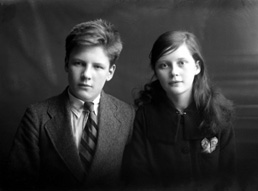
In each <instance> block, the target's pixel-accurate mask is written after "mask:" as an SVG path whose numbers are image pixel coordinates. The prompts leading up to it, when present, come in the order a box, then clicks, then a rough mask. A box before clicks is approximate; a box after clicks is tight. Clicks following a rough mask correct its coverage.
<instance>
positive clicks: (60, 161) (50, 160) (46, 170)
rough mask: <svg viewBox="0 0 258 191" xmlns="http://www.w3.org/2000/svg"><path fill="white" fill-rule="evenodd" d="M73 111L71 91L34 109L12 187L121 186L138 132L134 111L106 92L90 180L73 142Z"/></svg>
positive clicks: (23, 131)
mask: <svg viewBox="0 0 258 191" xmlns="http://www.w3.org/2000/svg"><path fill="white" fill-rule="evenodd" d="M69 111H70V103H69V98H68V93H67V89H66V90H65V91H64V92H63V93H62V94H60V95H58V96H56V97H52V98H50V99H47V100H46V101H43V102H40V103H37V104H34V105H31V106H30V107H28V109H27V110H26V112H25V114H24V117H23V118H22V120H21V123H20V126H19V128H18V130H17V133H16V136H15V140H14V143H13V145H12V148H11V152H10V157H9V161H8V167H7V169H8V171H7V173H8V179H9V181H10V182H11V184H12V185H14V184H15V185H17V186H18V185H19V186H24V187H36V188H49V187H50V188H55V187H57V188H84V187H91V186H114V185H117V184H118V183H119V178H120V171H121V163H122V156H123V151H124V148H125V146H126V144H127V143H128V142H129V140H130V136H131V133H132V124H133V119H134V108H133V107H132V106H130V105H128V104H126V103H124V102H122V101H120V100H118V99H116V98H114V97H113V96H111V95H108V94H106V93H104V92H102V93H101V99H100V106H99V114H98V121H99V124H98V126H99V136H98V142H97V148H96V153H95V155H94V158H93V162H92V164H91V168H90V172H89V173H88V174H87V175H86V176H85V175H84V170H83V166H82V164H81V161H80V158H79V154H78V149H77V148H76V145H75V142H74V139H73V135H72V129H71V123H70V120H71V119H70V113H69Z"/></svg>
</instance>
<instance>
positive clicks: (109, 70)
mask: <svg viewBox="0 0 258 191" xmlns="http://www.w3.org/2000/svg"><path fill="white" fill-rule="evenodd" d="M67 62H68V63H67V64H66V67H65V70H66V72H67V73H68V82H69V88H70V92H71V93H72V94H73V95H74V96H75V97H77V98H79V99H81V100H83V101H87V102H89V101H93V100H94V99H95V98H96V97H97V96H98V95H99V94H100V92H101V91H102V88H103V87H104V85H105V82H106V81H109V80H111V79H112V77H113V75H114V72H115V69H116V66H115V65H112V66H110V61H109V58H108V56H107V55H106V53H105V51H104V50H103V48H102V47H101V46H96V47H84V46H81V47H76V48H75V49H73V50H72V52H71V54H70V56H69V59H68V61H67Z"/></svg>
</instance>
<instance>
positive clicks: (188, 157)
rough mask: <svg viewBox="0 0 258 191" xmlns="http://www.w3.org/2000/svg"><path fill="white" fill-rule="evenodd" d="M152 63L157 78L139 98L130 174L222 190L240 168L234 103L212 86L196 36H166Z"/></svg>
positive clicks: (143, 181) (145, 182)
mask: <svg viewBox="0 0 258 191" xmlns="http://www.w3.org/2000/svg"><path fill="white" fill-rule="evenodd" d="M150 63H151V68H152V70H153V71H154V77H155V80H153V81H151V82H150V83H149V84H146V85H145V87H144V90H142V91H140V93H139V98H138V99H136V100H135V104H136V106H138V110H137V113H136V117H135V123H134V133H133V137H132V141H131V145H130V147H129V148H128V149H127V150H126V154H128V155H127V157H126V158H127V159H126V163H125V164H126V166H127V167H128V168H127V170H128V171H127V172H128V174H127V177H128V178H129V180H130V182H131V183H133V184H138V185H139V184H140V185H142V186H158V187H159V188H160V187H171V186H182V185H186V184H190V185H193V183H194V185H195V186H196V185H197V186H198V187H199V186H201V184H202V185H203V184H205V185H209V186H210V185H211V184H210V183H212V184H213V182H214V181H215V182H219V184H216V185H217V186H220V188H219V189H220V190H221V189H222V187H224V186H225V185H224V183H228V180H229V178H230V177H231V175H232V174H233V172H234V166H235V146H234V131H233V129H232V122H231V121H232V113H233V105H232V103H231V101H229V100H227V99H226V98H225V97H224V96H223V95H222V94H221V93H219V92H218V91H216V90H215V89H214V88H213V87H212V86H211V85H210V83H209V81H208V77H207V74H206V69H205V64H204V60H203V57H202V55H201V52H200V47H199V44H198V42H197V39H196V37H195V36H194V35H193V34H191V33H189V32H184V31H175V32H171V31H169V32H166V33H164V34H162V35H161V36H160V37H159V38H158V39H157V40H156V42H155V43H154V45H153V48H152V50H151V53H150ZM222 180H223V181H222ZM206 183H207V184H206Z"/></svg>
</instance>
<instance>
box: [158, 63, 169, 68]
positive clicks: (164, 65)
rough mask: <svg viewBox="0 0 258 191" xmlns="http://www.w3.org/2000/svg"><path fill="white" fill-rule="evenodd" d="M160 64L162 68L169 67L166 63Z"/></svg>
mask: <svg viewBox="0 0 258 191" xmlns="http://www.w3.org/2000/svg"><path fill="white" fill-rule="evenodd" d="M158 66H159V68H161V69H164V68H167V67H168V65H167V64H165V63H160V64H159V65H158Z"/></svg>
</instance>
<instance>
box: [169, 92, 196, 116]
mask: <svg viewBox="0 0 258 191" xmlns="http://www.w3.org/2000/svg"><path fill="white" fill-rule="evenodd" d="M168 98H169V100H170V101H172V103H173V104H174V106H175V108H176V109H177V110H178V111H179V112H180V113H181V114H183V113H184V110H185V109H186V108H187V107H188V106H189V105H190V103H191V102H192V97H191V96H184V95H179V96H171V95H170V96H168Z"/></svg>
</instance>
